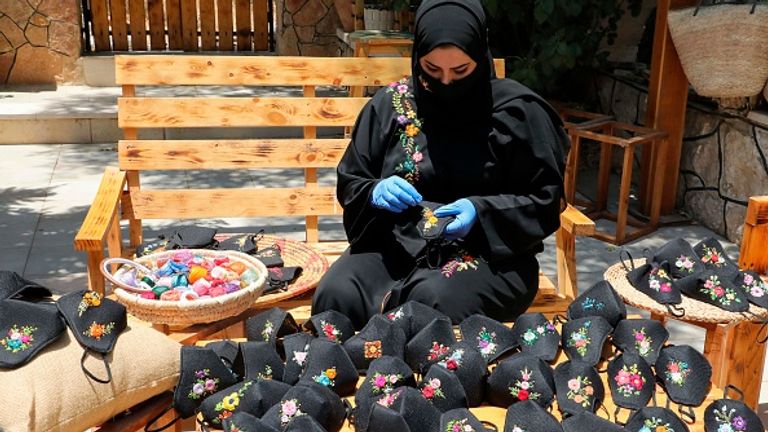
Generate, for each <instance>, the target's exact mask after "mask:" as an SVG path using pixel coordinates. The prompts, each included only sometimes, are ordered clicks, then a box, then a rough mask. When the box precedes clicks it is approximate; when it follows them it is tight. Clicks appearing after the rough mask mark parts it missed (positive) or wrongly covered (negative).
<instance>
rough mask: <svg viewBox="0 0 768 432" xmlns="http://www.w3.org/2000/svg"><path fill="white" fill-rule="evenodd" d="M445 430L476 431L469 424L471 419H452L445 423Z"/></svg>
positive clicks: (458, 431) (448, 431)
mask: <svg viewBox="0 0 768 432" xmlns="http://www.w3.org/2000/svg"><path fill="white" fill-rule="evenodd" d="M444 432H475V428H473V427H472V426H471V425H470V424H469V419H466V418H465V419H461V420H451V421H449V422H448V423H447V424H446V425H445V431H444Z"/></svg>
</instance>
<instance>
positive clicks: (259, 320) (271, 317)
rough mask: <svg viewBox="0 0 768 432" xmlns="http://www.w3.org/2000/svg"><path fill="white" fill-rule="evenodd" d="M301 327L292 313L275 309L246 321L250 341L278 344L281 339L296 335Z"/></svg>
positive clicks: (246, 331)
mask: <svg viewBox="0 0 768 432" xmlns="http://www.w3.org/2000/svg"><path fill="white" fill-rule="evenodd" d="M298 331H299V326H298V325H297V324H296V321H295V320H294V319H293V315H291V314H290V313H288V312H286V311H284V310H282V309H280V308H278V307H274V308H272V309H269V310H267V311H264V312H261V313H260V314H258V315H254V316H252V317H250V318H248V319H247V320H246V321H245V333H246V336H247V338H248V340H249V341H264V342H269V343H271V344H276V343H277V341H278V339H279V338H282V337H283V336H285V335H288V334H292V333H296V332H298Z"/></svg>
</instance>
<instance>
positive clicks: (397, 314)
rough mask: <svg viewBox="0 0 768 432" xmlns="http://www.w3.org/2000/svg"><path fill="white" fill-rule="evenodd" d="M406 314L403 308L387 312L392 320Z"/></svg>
mask: <svg viewBox="0 0 768 432" xmlns="http://www.w3.org/2000/svg"><path fill="white" fill-rule="evenodd" d="M404 316H405V313H403V309H402V308H400V309H398V310H396V311H394V312H390V313H388V314H387V318H389V320H390V321H397V320H399V319H400V318H402V317H404Z"/></svg>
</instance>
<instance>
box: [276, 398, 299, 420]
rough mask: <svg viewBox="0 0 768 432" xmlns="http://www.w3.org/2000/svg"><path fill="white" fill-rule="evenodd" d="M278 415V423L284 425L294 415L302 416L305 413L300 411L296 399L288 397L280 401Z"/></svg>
mask: <svg viewBox="0 0 768 432" xmlns="http://www.w3.org/2000/svg"><path fill="white" fill-rule="evenodd" d="M278 415H279V416H280V425H281V426H285V425H287V424H288V422H290V421H291V420H292V419H293V418H294V417H298V416H303V415H305V413H304V412H302V411H301V405H300V404H299V401H298V399H288V400H285V401H282V402H280V411H278Z"/></svg>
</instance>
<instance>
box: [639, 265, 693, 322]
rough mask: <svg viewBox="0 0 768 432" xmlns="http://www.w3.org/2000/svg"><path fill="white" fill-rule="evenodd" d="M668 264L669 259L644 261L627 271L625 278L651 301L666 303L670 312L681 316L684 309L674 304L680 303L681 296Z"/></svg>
mask: <svg viewBox="0 0 768 432" xmlns="http://www.w3.org/2000/svg"><path fill="white" fill-rule="evenodd" d="M669 266H670V264H669V261H663V262H661V263H655V262H646V263H645V264H643V265H641V266H640V267H637V268H633V269H632V270H630V271H629V272H628V273H627V280H628V281H629V283H630V285H632V286H633V287H634V288H635V289H636V290H638V291H640V292H641V293H643V294H645V295H647V296H648V297H650V298H651V299H653V301H655V302H657V303H660V304H662V305H667V309H668V310H669V311H670V314H672V315H675V316H683V315H684V314H685V311H684V310H682V309H681V308H677V307H675V306H674V305H678V304H680V302H682V301H683V298H682V296H681V294H680V288H679V286H678V281H675V280H673V279H672V275H671V274H670V270H669Z"/></svg>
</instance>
